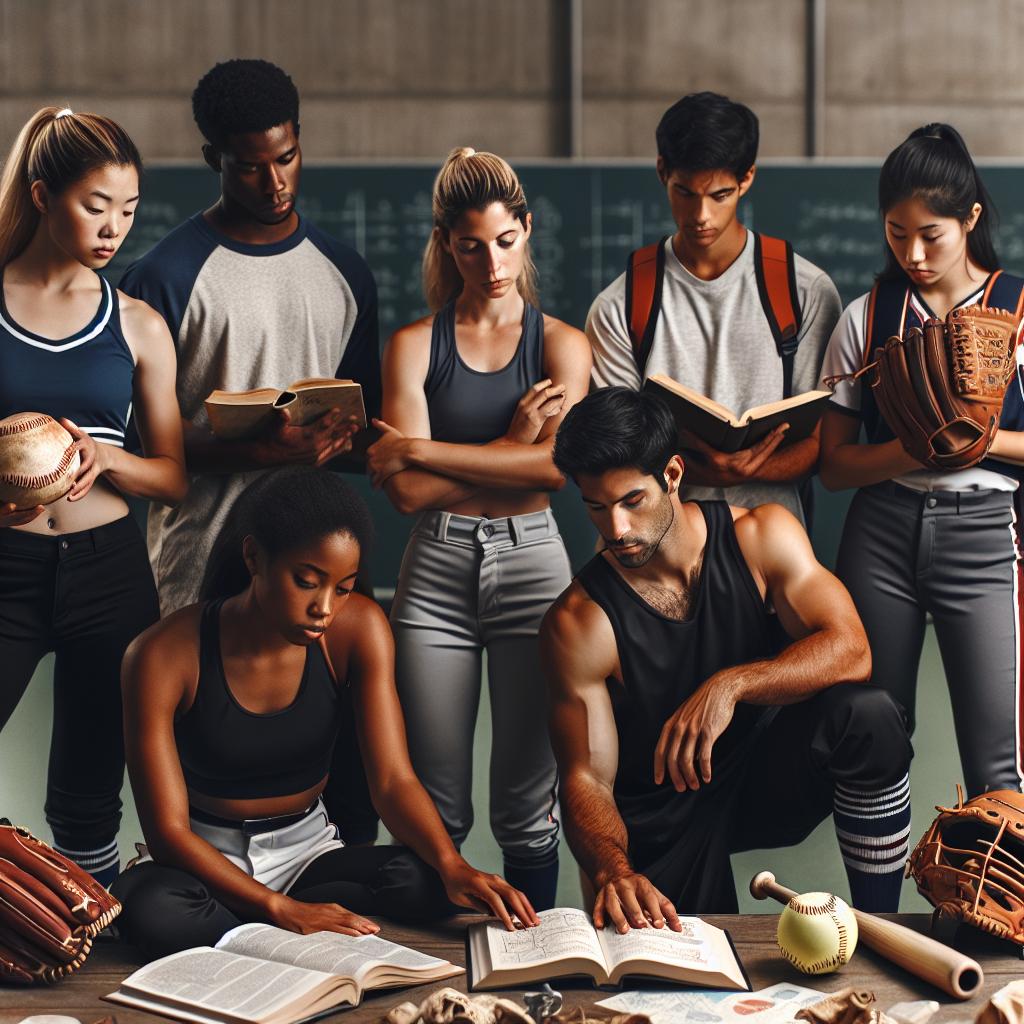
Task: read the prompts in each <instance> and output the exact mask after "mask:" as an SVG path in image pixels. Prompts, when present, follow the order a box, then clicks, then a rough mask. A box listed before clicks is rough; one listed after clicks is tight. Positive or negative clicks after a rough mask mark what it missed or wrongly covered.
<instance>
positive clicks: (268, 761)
mask: <svg viewBox="0 0 1024 1024" xmlns="http://www.w3.org/2000/svg"><path fill="white" fill-rule="evenodd" d="M222 604H223V601H211V602H209V603H208V604H206V605H204V606H203V610H202V618H201V619H200V625H199V681H198V683H197V685H196V696H195V700H194V701H193V702H192V707H190V708H189V709H188V711H186V712H185V714H184V715H182V716H181V718H179V719H178V720H177V721H176V722H175V723H174V738H175V741H176V742H177V745H178V756H179V757H180V759H181V768H182V772H183V774H184V776H185V782H186V783H187V785H188V787H189V788H190V789H192V790H195V791H196V792H198V793H204V794H206V795H207V796H216V797H226V798H229V799H236V800H246V799H258V798H260V797H269V796H290V795H291V794H294V793H301V792H303V791H304V790H307V789H309V788H310V787H312V786H315V785H316V784H317V783H318V782H320V780H321V779H323V778H324V776H326V775H327V773H328V771H329V769H330V765H331V754H332V752H333V750H334V741H335V738H336V737H337V734H338V714H339V708H338V694H337V689H336V687H335V684H334V681H333V680H332V679H331V673H330V671H329V670H328V667H327V661H326V659H325V658H324V654H323V651H322V650H321V649H320V647H319V645H318V644H310V645H309V647H307V648H306V664H305V667H304V668H303V670H302V681H301V682H300V683H299V690H298V693H296V695H295V699H294V700H293V701H292V702H291V704H289V705H288V707H286V708H282V709H281V710H280V711H274V712H271V713H270V714H266V715H263V714H257V713H256V712H253V711H247V710H246V709H245V708H243V707H242V705H241V704H239V703H238V701H237V700H236V699H235V696H234V694H233V693H232V692H231V688H230V687H229V686H228V682H227V679H226V677H225V675H224V663H223V661H222V660H221V653H220V609H221V605H222Z"/></svg>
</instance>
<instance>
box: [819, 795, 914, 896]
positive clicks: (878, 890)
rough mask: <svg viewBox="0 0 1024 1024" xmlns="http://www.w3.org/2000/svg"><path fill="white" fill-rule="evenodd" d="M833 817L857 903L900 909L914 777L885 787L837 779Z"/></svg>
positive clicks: (851, 892)
mask: <svg viewBox="0 0 1024 1024" xmlns="http://www.w3.org/2000/svg"><path fill="white" fill-rule="evenodd" d="M833 817H834V819H835V825H836V837H837V838H838V840H839V851H840V853H842V855H843V863H844V864H845V865H846V877H847V878H848V879H849V882H850V896H851V898H852V899H853V905H854V906H855V907H857V909H858V910H867V911H872V912H875V911H882V912H886V911H896V910H899V905H900V888H901V886H902V884H903V866H904V864H905V863H906V859H907V854H908V852H909V850H910V776H909V775H904V776H903V778H902V779H900V781H899V782H897V783H896V784H895V785H893V786H887V787H886V788H885V789H874V788H870V789H861V788H858V787H857V786H850V785H841V784H839V783H836V787H835V813H834V815H833Z"/></svg>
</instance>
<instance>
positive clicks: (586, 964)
mask: <svg viewBox="0 0 1024 1024" xmlns="http://www.w3.org/2000/svg"><path fill="white" fill-rule="evenodd" d="M538 917H540V922H541V923H540V924H539V925H538V926H537V927H536V928H524V929H522V930H520V931H516V932H507V931H505V929H504V928H503V927H502V926H501V925H500V924H498V923H496V922H494V921H488V922H481V923H480V924H471V925H470V926H469V935H468V937H467V940H466V945H467V947H468V951H469V980H470V988H471V989H472V990H476V989H488V988H515V987H518V986H520V985H526V984H533V983H534V982H538V981H543V980H545V979H547V978H561V977H568V976H571V975H583V976H585V977H589V978H592V979H593V980H594V981H595V982H596V983H597V984H598V985H617V984H619V983H620V982H621V981H622V979H623V978H624V977H626V976H627V975H630V976H632V975H644V976H646V977H650V978H659V979H662V980H665V981H676V982H681V983H682V984H684V985H702V986H704V987H706V988H726V989H737V990H740V991H749V989H750V983H749V982H748V981H747V978H746V975H745V974H744V972H743V967H742V965H741V964H740V962H739V960H738V959H737V957H736V953H735V951H734V950H733V948H732V942H731V941H730V940H729V936H728V934H727V933H726V932H724V931H722V929H721V928H716V927H714V925H710V924H707V923H706V922H704V921H702V920H701V919H700V918H699V917H681V918H680V919H679V920H680V922H681V923H682V926H683V930H682V931H681V932H674V931H671V930H670V929H669V928H668V926H667V925H666V926H665V927H664V928H640V929H636V928H634V929H631V930H630V931H628V932H627V933H626V934H625V935H619V934H618V932H616V931H615V930H614V929H612V928H603V929H602V930H601V931H597V930H596V929H595V928H594V925H593V923H592V922H591V920H590V915H589V914H585V913H584V912H583V911H582V910H571V909H568V908H556V909H554V910H544V911H541V913H540V914H538Z"/></svg>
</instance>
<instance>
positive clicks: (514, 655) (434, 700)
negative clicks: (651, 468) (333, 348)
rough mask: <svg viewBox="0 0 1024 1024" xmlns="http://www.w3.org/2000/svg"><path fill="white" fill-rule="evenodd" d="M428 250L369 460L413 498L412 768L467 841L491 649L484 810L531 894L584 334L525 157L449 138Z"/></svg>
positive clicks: (551, 810) (543, 836)
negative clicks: (536, 240)
mask: <svg viewBox="0 0 1024 1024" xmlns="http://www.w3.org/2000/svg"><path fill="white" fill-rule="evenodd" d="M433 212H434V229H433V232H432V234H431V238H430V241H429V242H428V244H427V249H426V252H425V253H424V257H423V283H424V290H425V292H426V298H427V302H428V304H429V306H430V308H431V310H432V311H433V312H432V314H431V315H430V316H427V317H424V318H423V319H422V320H417V321H416V322H415V323H411V324H408V325H407V326H405V327H403V328H401V329H400V330H399V331H397V332H396V333H395V335H394V336H393V337H392V338H391V341H390V342H389V344H388V346H387V349H386V351H385V354H384V364H383V376H384V400H383V413H382V416H383V418H382V420H378V421H376V426H377V427H378V429H379V430H380V431H381V434H382V436H381V439H380V440H379V441H378V442H377V443H376V444H375V445H373V446H372V447H371V448H370V450H369V469H370V475H371V479H372V480H373V483H374V484H375V485H376V486H383V488H384V490H385V492H386V493H387V495H388V497H389V498H390V499H391V501H392V502H393V503H394V505H395V507H396V508H398V509H399V511H401V512H404V513H417V515H418V518H417V520H416V524H415V526H414V527H413V532H412V536H411V538H410V540H409V545H408V547H407V549H406V552H405V557H404V559H403V562H402V570H401V574H400V577H399V581H398V589H397V592H396V594H395V601H394V605H393V607H392V611H391V626H392V629H393V630H394V633H395V643H396V673H397V681H398V690H399V695H400V697H401V700H402V706H403V709H404V712H405V720H406V727H407V729H408V733H409V748H410V752H411V754H412V759H413V764H414V767H415V769H416V772H417V774H418V775H419V777H420V779H421V780H422V781H423V783H424V785H425V786H426V788H427V790H428V792H429V793H430V795H431V797H432V798H433V799H434V801H435V803H436V804H437V807H438V810H439V811H440V812H441V817H442V819H443V820H444V822H445V825H446V827H447V828H448V831H449V832H450V833H451V835H452V838H453V839H454V840H455V843H456V845H457V846H458V845H459V844H461V843H462V841H463V840H464V839H465V838H466V835H467V834H468V832H469V829H470V826H471V825H472V823H473V807H472V802H471V780H472V767H473V728H474V725H475V721H476V713H477V706H478V704H479V700H480V684H481V660H482V657H481V656H482V654H483V652H484V651H485V650H486V651H487V665H488V684H489V689H490V698H491V716H492V737H493V738H492V745H491V779H490V810H491V828H492V830H493V832H494V836H495V838H496V839H497V841H498V844H499V845H500V846H501V849H502V854H503V856H504V861H505V877H506V878H507V879H508V880H509V882H511V883H512V884H513V885H514V886H516V887H517V888H519V889H521V890H523V891H524V892H525V893H526V894H527V896H528V897H529V898H530V901H531V902H532V904H533V906H534V907H535V908H536V909H538V910H541V909H544V908H547V907H551V906H553V905H554V900H555V890H556V884H557V879H558V820H557V817H556V810H557V808H556V785H557V780H556V775H555V762H554V758H553V756H552V753H551V748H550V744H549V740H548V731H547V725H546V721H547V719H546V698H545V692H544V683H543V679H542V674H541V669H540V661H539V653H538V647H537V632H538V629H539V627H540V622H541V618H542V617H543V615H544V613H545V611H547V608H548V606H549V605H550V604H551V602H552V601H553V600H554V599H555V598H556V597H557V596H558V595H559V594H560V593H561V592H562V590H564V589H565V587H566V586H568V584H569V581H570V571H569V563H568V559H567V557H566V554H565V548H564V546H563V544H562V541H561V538H560V537H559V535H558V528H557V526H556V525H555V521H554V517H553V516H552V514H551V510H550V507H549V502H548V492H550V491H554V490H558V489H559V488H560V487H561V486H562V484H563V482H564V481H563V478H562V476H561V474H560V473H559V472H558V470H557V469H556V468H555V466H554V463H553V462H552V460H551V449H552V445H553V443H554V437H555V430H556V429H557V427H558V424H559V423H560V422H561V420H562V417H563V416H564V415H565V413H566V412H567V411H568V410H569V408H570V407H571V406H572V405H573V404H574V403H575V402H577V401H578V400H579V399H580V398H582V397H583V395H584V394H586V391H587V385H588V379H589V374H590V346H589V344H588V342H587V340H586V337H585V336H584V335H583V334H582V333H581V332H580V331H578V330H576V329H575V328H573V327H570V326H569V325H568V324H565V323H562V322H561V321H560V320H556V319H554V318H553V317H550V316H546V315H544V314H543V313H541V311H540V310H539V308H538V304H537V295H536V290H535V281H534V279H535V271H534V267H533V262H532V260H531V257H530V245H529V239H530V231H531V228H532V221H531V216H530V213H529V211H528V209H527V204H526V196H525V194H524V192H523V188H522V186H521V185H520V183H519V180H518V178H517V177H516V175H515V172H514V171H513V170H512V168H511V167H509V165H508V164H507V163H506V162H505V161H504V160H502V159H501V158H500V157H498V156H495V155H494V154H492V153H477V152H474V151H473V150H472V149H456V150H454V151H453V152H452V153H451V154H450V155H449V157H448V159H447V160H446V161H445V163H444V166H443V167H442V168H441V170H440V172H439V174H438V176H437V180H436V181H435V183H434V195H433Z"/></svg>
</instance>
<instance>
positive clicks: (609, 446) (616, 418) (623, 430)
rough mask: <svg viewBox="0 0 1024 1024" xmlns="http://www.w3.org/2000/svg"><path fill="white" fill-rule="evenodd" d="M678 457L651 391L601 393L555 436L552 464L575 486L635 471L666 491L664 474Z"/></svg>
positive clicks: (664, 412)
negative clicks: (587, 478)
mask: <svg viewBox="0 0 1024 1024" xmlns="http://www.w3.org/2000/svg"><path fill="white" fill-rule="evenodd" d="M678 451H679V441H678V433H677V432H676V424H675V420H673V418H672V413H671V412H669V409H668V406H667V405H666V404H665V403H664V402H663V401H662V400H661V399H660V398H658V397H657V396H655V395H652V394H651V393H650V392H649V391H633V390H632V389H631V388H624V387H613V388H599V389H598V390H597V391H594V392H592V393H591V394H589V395H587V397H586V398H584V399H583V400H582V401H581V402H578V403H577V404H576V405H574V406H573V407H572V408H571V409H570V410H569V412H568V414H567V415H566V417H565V419H564V420H562V424H561V426H560V427H559V428H558V433H557V434H556V435H555V449H554V456H553V457H554V460H555V465H556V466H557V467H558V469H559V470H560V471H561V472H562V473H564V474H565V475H566V476H569V477H572V478H573V479H574V480H575V479H576V478H577V477H579V476H580V474H583V473H586V474H591V475H594V476H597V475H598V474H600V473H606V472H607V471H608V470H609V469H621V468H622V467H623V466H635V467H636V468H637V469H639V470H641V471H642V472H644V473H647V474H649V475H650V476H653V477H654V478H655V479H656V480H657V481H658V483H659V484H660V485H661V488H662V490H667V489H668V485H667V484H666V482H665V477H664V469H665V466H667V465H668V461H669V459H671V458H672V456H673V455H675V454H676V452H678Z"/></svg>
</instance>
